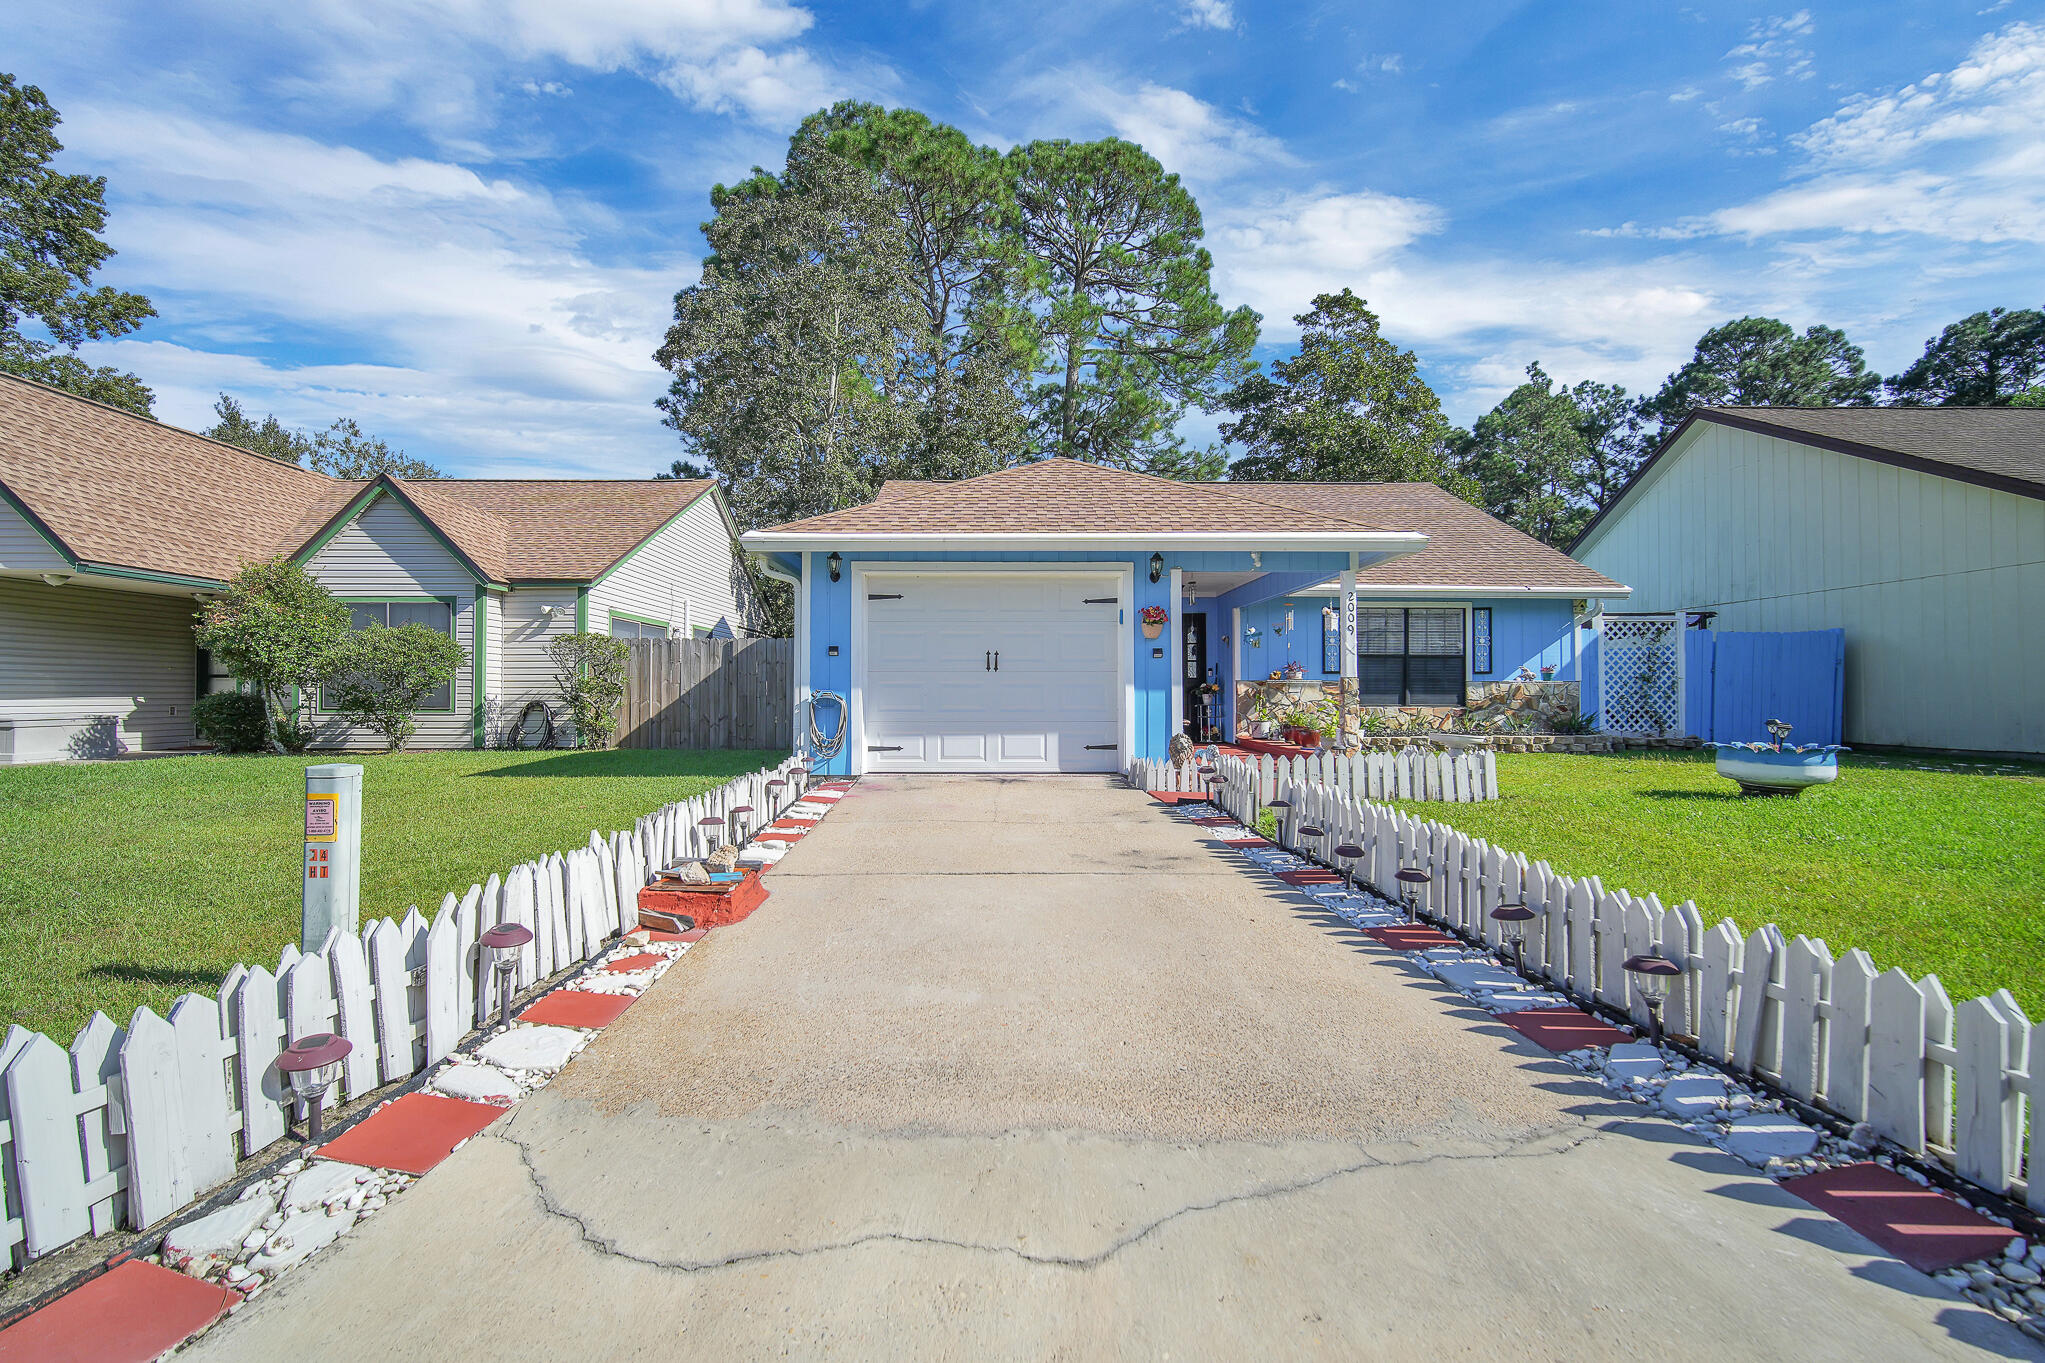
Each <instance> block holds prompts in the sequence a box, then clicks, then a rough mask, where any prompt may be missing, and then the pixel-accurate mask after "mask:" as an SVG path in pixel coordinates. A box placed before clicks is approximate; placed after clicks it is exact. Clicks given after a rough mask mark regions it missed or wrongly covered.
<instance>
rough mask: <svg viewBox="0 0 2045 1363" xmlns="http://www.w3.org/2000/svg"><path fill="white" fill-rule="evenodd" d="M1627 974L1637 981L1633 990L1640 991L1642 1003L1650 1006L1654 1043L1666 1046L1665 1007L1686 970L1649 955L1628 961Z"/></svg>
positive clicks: (1650, 1032)
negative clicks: (1673, 987)
mask: <svg viewBox="0 0 2045 1363" xmlns="http://www.w3.org/2000/svg"><path fill="white" fill-rule="evenodd" d="M1626 973H1627V975H1628V976H1630V977H1631V978H1632V980H1633V987H1634V988H1635V989H1638V990H1639V991H1640V1001H1641V1002H1642V1003H1645V1004H1646V1005H1647V1025H1648V1036H1649V1038H1650V1039H1651V1040H1653V1042H1654V1044H1655V1045H1657V1046H1659V1045H1661V1044H1662V1005H1663V1004H1665V1003H1667V1002H1668V1001H1669V989H1670V987H1671V986H1673V985H1674V984H1675V983H1676V977H1677V976H1678V975H1681V974H1682V973H1683V967H1681V966H1679V965H1677V964H1676V963H1675V962H1674V961H1671V960H1669V959H1667V958H1666V957H1662V956H1656V955H1654V954H1653V953H1651V952H1650V953H1646V954H1643V955H1640V956H1628V957H1627V958H1626Z"/></svg>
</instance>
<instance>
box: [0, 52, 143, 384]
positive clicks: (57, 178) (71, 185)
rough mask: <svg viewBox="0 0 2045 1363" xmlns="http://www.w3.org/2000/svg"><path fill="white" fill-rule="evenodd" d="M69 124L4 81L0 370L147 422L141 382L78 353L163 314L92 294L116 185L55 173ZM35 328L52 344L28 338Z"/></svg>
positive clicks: (104, 292)
mask: <svg viewBox="0 0 2045 1363" xmlns="http://www.w3.org/2000/svg"><path fill="white" fill-rule="evenodd" d="M61 121H62V120H61V119H60V118H59V117H58V114H57V111H56V110H55V109H53V108H51V107H50V102H49V100H48V99H47V98H46V97H45V96H44V95H43V92H42V91H41V90H39V89H37V88H36V87H35V86H33V85H21V84H19V83H17V82H16V80H15V78H14V77H13V76H12V75H8V74H4V73H0V370H4V371H6V372H7V373H10V374H19V375H21V376H22V377H23V378H30V379H35V380H37V381H38V382H41V383H47V384H50V385H52V386H54V387H57V388H62V389H64V390H66V391H67V392H72V393H76V394H78V395H79V396H80V397H87V398H91V399H93V400H94V401H96V402H105V403H111V404H112V405H114V406H117V407H125V408H127V409H129V410H130V411H134V412H139V413H141V414H142V415H144V416H147V415H149V410H150V404H151V402H152V400H153V398H154V394H152V393H151V392H150V391H149V389H148V387H147V386H146V385H144V384H143V382H142V380H141V379H139V378H137V377H136V376H135V375H133V374H128V373H123V372H122V371H120V370H118V369H114V368H111V367H107V366H98V367H95V366H93V365H89V364H87V363H86V362H85V361H84V360H81V359H80V358H79V357H78V354H77V351H78V347H79V346H80V345H81V344H82V343H83V342H86V341H93V340H104V339H106V338H108V337H112V336H124V335H126V334H127V333H129V332H131V331H133V330H135V328H137V327H139V326H141V325H142V322H143V320H144V319H145V318H149V317H154V316H155V315H156V309H155V308H153V307H151V306H150V303H149V300H148V299H147V298H144V297H143V296H142V295H141V294H137V293H123V292H122V291H120V290H118V289H115V288H112V287H110V286H107V285H101V286H100V287H99V288H96V289H95V288H93V287H91V285H92V276H93V273H94V272H95V271H96V270H98V269H99V267H100V266H102V265H104V264H105V263H106V262H107V260H108V258H109V257H111V256H112V255H113V254H114V248H113V247H111V246H109V245H107V244H106V241H105V240H104V238H103V237H102V236H101V235H100V234H101V233H102V232H104V231H105V230H106V221H107V210H106V180H105V178H104V177H101V176H93V175H63V174H59V173H58V172H57V171H55V170H52V169H51V168H50V162H51V161H52V160H54V159H55V157H56V155H57V153H58V152H60V151H62V150H63V149H64V144H63V143H61V142H59V141H58V140H57V124H58V123H59V122H61ZM31 320H33V321H35V322H37V323H40V324H41V327H42V330H43V331H44V332H45V333H47V335H48V338H49V339H47V340H45V339H42V338H40V337H37V336H32V335H26V334H24V333H23V332H22V330H21V327H22V324H23V323H24V322H27V321H31Z"/></svg>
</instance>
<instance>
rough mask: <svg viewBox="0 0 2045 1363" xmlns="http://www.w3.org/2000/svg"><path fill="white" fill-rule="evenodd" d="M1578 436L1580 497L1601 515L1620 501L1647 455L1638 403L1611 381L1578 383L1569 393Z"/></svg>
mask: <svg viewBox="0 0 2045 1363" xmlns="http://www.w3.org/2000/svg"><path fill="white" fill-rule="evenodd" d="M1569 400H1570V403H1571V404H1572V405H1573V406H1574V407H1575V408H1576V428H1577V431H1578V432H1579V433H1580V434H1581V435H1582V436H1583V454H1582V465H1581V475H1580V481H1581V482H1582V484H1583V494H1584V496H1586V497H1588V498H1589V499H1590V503H1591V505H1592V506H1593V507H1595V508H1597V509H1598V510H1600V511H1602V510H1604V509H1605V508H1606V507H1608V506H1610V505H1611V504H1612V503H1613V502H1615V501H1617V500H1618V499H1619V494H1620V493H1622V492H1624V491H1625V490H1626V485H1627V484H1628V483H1630V482H1632V481H1633V475H1634V474H1635V473H1638V472H1639V471H1640V466H1641V464H1642V463H1643V462H1644V461H1645V460H1646V458H1647V454H1648V448H1649V446H1648V440H1647V429H1646V425H1645V423H1644V422H1643V420H1642V418H1641V414H1640V404H1639V403H1638V402H1636V401H1635V400H1634V399H1633V398H1632V397H1631V396H1630V395H1628V393H1627V392H1626V390H1625V389H1624V388H1621V387H1620V386H1619V385H1618V384H1616V383H1595V382H1593V381H1592V380H1590V379H1583V380H1581V381H1579V382H1578V383H1577V384H1576V385H1575V386H1574V387H1572V388H1571V389H1570V390H1569Z"/></svg>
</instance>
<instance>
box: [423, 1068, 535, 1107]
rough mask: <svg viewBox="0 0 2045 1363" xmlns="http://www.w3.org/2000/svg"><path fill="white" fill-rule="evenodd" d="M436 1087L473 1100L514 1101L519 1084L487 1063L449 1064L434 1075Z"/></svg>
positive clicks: (450, 1095)
mask: <svg viewBox="0 0 2045 1363" xmlns="http://www.w3.org/2000/svg"><path fill="white" fill-rule="evenodd" d="M433 1087H434V1089H435V1091H437V1092H440V1093H444V1094H446V1095H447V1096H448V1097H450V1098H460V1099H462V1100H464V1101H465V1102H471V1103H514V1102H517V1101H518V1085H517V1084H514V1083H513V1082H512V1081H511V1080H510V1079H509V1078H508V1077H506V1075H505V1074H504V1072H503V1071H502V1070H496V1069H492V1068H491V1067H490V1066H488V1065H449V1066H447V1067H446V1068H445V1069H443V1070H441V1071H440V1073H438V1074H436V1075H434V1076H433Z"/></svg>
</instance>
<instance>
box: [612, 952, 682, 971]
mask: <svg viewBox="0 0 2045 1363" xmlns="http://www.w3.org/2000/svg"><path fill="white" fill-rule="evenodd" d="M666 959H667V957H665V956H663V955H661V954H660V953H659V952H657V951H638V952H634V953H633V954H632V955H630V956H620V957H619V958H618V959H617V960H615V961H612V962H611V963H610V964H609V965H607V966H605V967H604V969H605V970H609V971H613V972H615V973H617V974H619V975H623V974H627V973H629V972H631V971H634V970H651V969H652V968H653V967H655V966H657V965H659V964H660V963H661V962H662V961H665V960H666Z"/></svg>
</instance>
